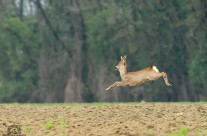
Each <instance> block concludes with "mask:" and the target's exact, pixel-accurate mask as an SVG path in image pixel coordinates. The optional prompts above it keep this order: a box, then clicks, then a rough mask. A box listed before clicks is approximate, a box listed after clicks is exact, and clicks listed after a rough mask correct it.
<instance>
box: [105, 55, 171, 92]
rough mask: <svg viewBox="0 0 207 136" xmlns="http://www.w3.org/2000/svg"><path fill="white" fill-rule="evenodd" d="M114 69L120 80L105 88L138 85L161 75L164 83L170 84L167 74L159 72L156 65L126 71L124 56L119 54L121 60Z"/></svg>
mask: <svg viewBox="0 0 207 136" xmlns="http://www.w3.org/2000/svg"><path fill="white" fill-rule="evenodd" d="M115 70H118V71H119V72H120V76H121V79H122V81H120V82H115V83H114V84H112V85H110V86H109V87H108V88H106V90H109V89H111V88H113V87H115V86H139V85H141V84H143V83H144V82H146V81H152V80H157V79H159V78H160V77H163V78H164V80H165V84H166V85H167V86H172V85H171V84H170V83H169V82H168V79H167V74H166V73H165V72H161V73H160V72H159V70H158V69H157V67H156V66H151V67H148V68H145V69H143V70H140V71H136V72H128V71H127V64H126V56H124V57H122V56H121V61H120V62H119V64H118V65H117V66H115Z"/></svg>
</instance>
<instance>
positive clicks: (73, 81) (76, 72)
mask: <svg viewBox="0 0 207 136" xmlns="http://www.w3.org/2000/svg"><path fill="white" fill-rule="evenodd" d="M70 13H71V21H72V26H73V29H74V47H75V52H74V54H73V58H72V62H71V72H70V73H71V74H70V76H69V79H68V82H67V85H66V88H65V96H64V102H81V101H83V89H84V88H83V84H84V83H83V81H87V80H84V78H87V77H88V76H86V77H83V74H84V73H83V72H87V71H84V67H85V66H87V65H86V63H87V61H88V59H87V48H86V47H87V46H86V43H85V41H86V35H85V24H84V18H83V15H82V11H81V8H80V5H79V1H78V0H71V8H70ZM86 75H87V74H86Z"/></svg>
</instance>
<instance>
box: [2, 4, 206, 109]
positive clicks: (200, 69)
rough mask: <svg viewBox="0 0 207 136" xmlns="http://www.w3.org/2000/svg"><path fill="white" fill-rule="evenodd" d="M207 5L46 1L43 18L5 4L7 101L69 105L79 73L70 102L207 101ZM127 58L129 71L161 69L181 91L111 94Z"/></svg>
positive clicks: (160, 87) (160, 88) (152, 86)
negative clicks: (67, 100)
mask: <svg viewBox="0 0 207 136" xmlns="http://www.w3.org/2000/svg"><path fill="white" fill-rule="evenodd" d="M29 2H32V1H29ZM30 4H31V3H30ZM206 5H207V2H206V1H194V0H190V1H179V0H174V1H161V0H157V1H144V2H143V1H132V0H128V1H119V0H110V1H90V2H89V1H76V2H71V1H65V0H61V1H54V0H45V1H44V3H42V7H43V10H44V12H42V11H41V10H39V9H38V6H36V5H34V3H33V4H31V5H25V6H23V7H29V6H32V9H33V10H29V9H24V8H23V7H21V6H20V5H18V3H16V5H15V4H14V3H13V4H12V2H11V1H8V2H0V7H1V9H0V18H1V20H0V43H1V46H0V58H1V59H0V65H1V67H0V102H28V101H31V102H63V101H64V99H65V97H67V96H65V90H67V89H66V87H67V82H68V80H69V79H71V75H74V77H73V78H72V79H74V81H76V80H80V81H78V82H76V83H77V84H75V83H74V86H75V85H76V87H74V88H73V89H72V91H71V92H70V96H74V97H75V96H76V95H80V96H81V99H82V100H77V101H82V102H89V101H90V102H93V101H141V100H142V99H144V100H146V101H180V100H181V101H199V100H200V97H199V96H201V95H202V96H203V95H204V97H205V98H207V97H206V94H207V85H206V83H205V81H206V80H207V72H206V67H207V56H206V54H207V52H206V51H207V46H206V43H207V40H206V35H207V31H206V30H207V27H206V19H205V18H206V13H207V10H206ZM21 8H23V9H21ZM20 11H23V13H24V14H22V15H21V12H20ZM43 13H45V15H46V16H47V19H48V20H47V19H45V16H44V14H43ZM80 20H81V21H82V22H80ZM77 24H81V25H82V26H79V27H77V26H75V25H77ZM83 28H84V29H83ZM81 36H82V39H81V38H80V37H81ZM58 37H59V38H58ZM58 39H59V40H58ZM77 39H79V40H77ZM80 39H81V40H80ZM63 43H64V45H65V47H63V46H61V45H63ZM66 49H67V50H69V51H71V52H72V57H70V56H69V55H68V54H67V51H66ZM77 54H78V55H77ZM121 55H122V56H123V55H127V64H128V70H129V71H136V70H140V69H143V68H146V67H148V66H151V65H156V66H157V67H158V69H159V70H160V71H161V72H162V71H165V72H167V74H168V78H169V82H172V85H173V87H171V88H166V87H165V85H164V81H163V80H162V79H160V80H158V81H156V82H152V83H146V84H143V85H142V87H137V88H134V90H133V89H132V88H124V89H120V92H111V93H110V94H109V93H105V92H104V91H103V90H104V89H105V87H106V86H107V85H109V84H110V83H111V82H113V81H114V80H117V79H119V73H118V72H115V71H114V69H113V67H114V66H115V65H117V64H118V62H119V60H120V56H121ZM72 66H76V68H75V70H77V71H75V72H74V71H72ZM79 73H81V74H80V75H81V76H80V78H78V75H79ZM109 79H110V80H111V81H110V80H109ZM77 86H78V87H77ZM77 88H81V89H80V90H81V91H80V92H78V93H77ZM128 90H130V91H128ZM131 90H133V91H131ZM143 90H144V91H143ZM195 94H196V95H195ZM203 99H204V98H203ZM75 100H76V99H75ZM100 107H101V106H100Z"/></svg>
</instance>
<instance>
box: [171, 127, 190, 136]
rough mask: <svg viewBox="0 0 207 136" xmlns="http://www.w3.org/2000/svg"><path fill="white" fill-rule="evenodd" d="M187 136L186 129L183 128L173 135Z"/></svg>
mask: <svg viewBox="0 0 207 136" xmlns="http://www.w3.org/2000/svg"><path fill="white" fill-rule="evenodd" d="M187 135H188V128H186V127H183V128H181V130H180V132H178V133H176V134H174V136H187Z"/></svg>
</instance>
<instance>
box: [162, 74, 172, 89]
mask: <svg viewBox="0 0 207 136" xmlns="http://www.w3.org/2000/svg"><path fill="white" fill-rule="evenodd" d="M161 74H162V77H163V78H164V80H165V84H166V85H167V86H172V85H171V84H170V83H169V82H168V78H167V74H166V72H162V73H161Z"/></svg>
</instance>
